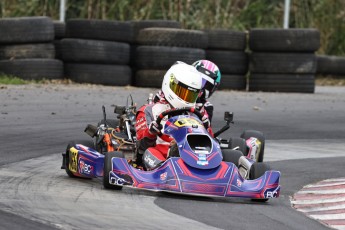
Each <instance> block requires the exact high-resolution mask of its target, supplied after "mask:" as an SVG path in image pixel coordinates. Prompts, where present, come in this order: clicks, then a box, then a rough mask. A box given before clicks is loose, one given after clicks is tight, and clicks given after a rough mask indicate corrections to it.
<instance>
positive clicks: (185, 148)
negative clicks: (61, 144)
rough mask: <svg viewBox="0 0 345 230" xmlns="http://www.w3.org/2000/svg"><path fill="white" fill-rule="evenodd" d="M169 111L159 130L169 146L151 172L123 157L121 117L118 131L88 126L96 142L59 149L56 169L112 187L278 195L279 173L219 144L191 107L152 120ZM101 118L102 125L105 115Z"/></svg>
mask: <svg viewBox="0 0 345 230" xmlns="http://www.w3.org/2000/svg"><path fill="white" fill-rule="evenodd" d="M115 110H116V109H115ZM124 111H126V110H124ZM122 112H123V111H122ZM127 112H128V111H127ZM186 112H188V114H185V113H186ZM123 114H126V112H123ZM193 114H194V115H193ZM169 115H170V116H171V117H170V118H168V120H167V121H166V123H165V125H164V129H163V133H164V134H166V135H169V136H170V137H172V138H173V139H174V142H173V143H175V144H174V145H172V146H171V149H170V152H169V156H170V157H169V158H168V159H167V160H166V161H164V163H162V164H161V165H160V166H159V167H157V168H156V169H154V170H151V171H146V170H145V169H142V168H137V167H135V166H134V165H133V164H132V163H131V160H129V159H128V152H133V151H135V135H133V130H131V129H130V125H129V123H130V119H129V120H126V122H127V123H126V124H125V125H123V127H125V128H124V129H123V130H121V129H119V130H116V129H114V128H110V130H111V132H110V133H109V131H107V129H101V130H100V129H99V127H98V128H97V127H92V126H90V125H89V126H88V127H87V128H86V132H87V133H88V134H89V135H90V136H93V137H100V136H102V137H100V138H98V140H97V138H96V143H91V142H85V141H81V142H82V143H80V142H79V143H78V142H77V141H74V142H70V143H69V144H68V146H67V150H66V152H65V153H63V164H62V167H61V168H63V169H65V170H66V172H67V174H68V175H69V176H71V177H84V178H95V177H103V185H104V187H105V188H109V189H116V190H121V189H122V188H123V187H132V188H140V189H148V190H153V191H166V192H173V193H184V194H190V195H197V196H221V197H243V198H251V199H253V200H258V201H267V200H268V199H269V198H274V197H278V196H279V192H280V185H279V179H280V172H278V171H274V170H270V168H269V166H268V165H267V164H266V163H264V162H256V161H255V160H252V159H250V158H249V157H245V156H243V153H242V152H241V151H239V150H234V149H229V148H221V143H220V141H219V140H218V139H216V138H214V137H211V136H210V134H209V133H208V132H207V130H206V129H205V127H204V126H203V123H202V122H201V117H202V115H201V114H200V112H199V111H197V110H195V109H193V108H192V109H191V108H181V109H174V110H168V111H165V112H163V113H162V114H160V115H159V116H158V118H157V123H159V124H160V123H161V120H162V119H163V118H164V117H165V116H169ZM232 119H233V117H232V116H231V114H230V113H226V114H225V120H226V121H227V126H229V124H230V123H231V122H232ZM103 120H104V123H105V124H106V119H105V116H104V119H103ZM120 123H121V122H120ZM223 129H225V130H226V129H227V128H226V127H225V128H224V127H223ZM220 131H222V130H220ZM120 134H121V135H122V137H120ZM216 134H218V135H219V132H217V133H215V135H216ZM107 136H108V137H107ZM111 137H114V138H111ZM100 140H101V141H100ZM118 140H121V141H122V143H120V142H116V141H118ZM97 142H102V143H106V145H105V146H108V147H107V148H106V149H105V150H106V151H104V152H102V151H101V150H102V149H99V151H97ZM95 145H96V147H95V148H93V147H94V146H95Z"/></svg>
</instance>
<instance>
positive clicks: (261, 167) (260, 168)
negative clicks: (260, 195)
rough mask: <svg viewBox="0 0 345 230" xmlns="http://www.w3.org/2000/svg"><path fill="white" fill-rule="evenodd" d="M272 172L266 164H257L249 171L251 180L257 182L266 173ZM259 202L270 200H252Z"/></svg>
mask: <svg viewBox="0 0 345 230" xmlns="http://www.w3.org/2000/svg"><path fill="white" fill-rule="evenodd" d="M269 170H271V167H270V166H269V165H268V164H267V163H265V162H255V163H254V164H253V165H252V167H251V168H250V171H249V179H250V180H255V179H257V178H259V177H261V176H262V175H264V174H265V172H266V171H269ZM252 200H253V201H257V202H266V201H268V199H252Z"/></svg>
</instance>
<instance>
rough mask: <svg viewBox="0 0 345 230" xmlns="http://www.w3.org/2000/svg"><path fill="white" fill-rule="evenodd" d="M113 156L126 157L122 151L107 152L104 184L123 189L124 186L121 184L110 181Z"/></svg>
mask: <svg viewBox="0 0 345 230" xmlns="http://www.w3.org/2000/svg"><path fill="white" fill-rule="evenodd" d="M113 157H119V158H125V157H124V155H123V153H122V152H117V151H114V152H108V153H105V156H104V169H103V172H104V175H103V186H104V188H106V189H113V190H122V186H119V185H113V184H110V183H109V172H110V171H112V170H113V168H112V167H113V166H112V160H111V159H112V158H113Z"/></svg>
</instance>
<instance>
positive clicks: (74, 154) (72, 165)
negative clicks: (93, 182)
mask: <svg viewBox="0 0 345 230" xmlns="http://www.w3.org/2000/svg"><path fill="white" fill-rule="evenodd" d="M68 167H69V170H70V171H71V172H75V173H76V172H77V168H78V150H77V149H76V148H74V147H72V148H70V150H69V165H68Z"/></svg>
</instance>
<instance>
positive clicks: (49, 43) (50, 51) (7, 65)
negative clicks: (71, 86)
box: [0, 17, 63, 80]
mask: <svg viewBox="0 0 345 230" xmlns="http://www.w3.org/2000/svg"><path fill="white" fill-rule="evenodd" d="M53 40H54V25H53V21H52V20H51V19H50V18H48V17H22V18H6V19H0V72H2V73H4V74H6V75H12V76H16V77H19V78H22V79H25V80H42V79H61V78H62V77H63V63H62V62H61V61H60V60H56V59H55V47H54V44H53Z"/></svg>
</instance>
